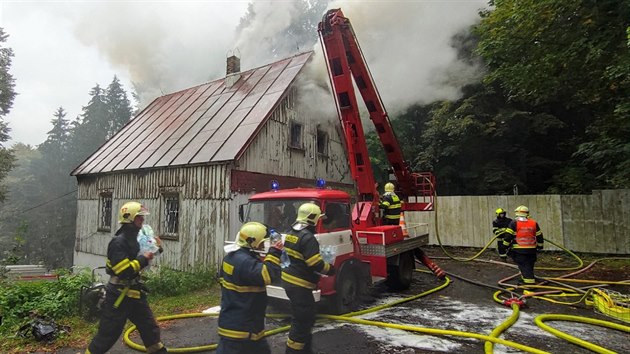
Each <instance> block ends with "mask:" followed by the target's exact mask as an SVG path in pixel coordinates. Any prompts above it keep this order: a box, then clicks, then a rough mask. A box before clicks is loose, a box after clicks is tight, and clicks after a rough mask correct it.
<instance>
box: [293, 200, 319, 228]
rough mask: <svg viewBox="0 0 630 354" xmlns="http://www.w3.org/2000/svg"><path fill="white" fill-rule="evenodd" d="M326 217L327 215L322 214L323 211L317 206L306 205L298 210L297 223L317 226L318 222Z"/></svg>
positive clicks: (312, 204)
mask: <svg viewBox="0 0 630 354" xmlns="http://www.w3.org/2000/svg"><path fill="white" fill-rule="evenodd" d="M324 216H325V215H324V214H322V210H321V209H320V208H319V206H318V205H317V204H314V203H304V204H302V205H300V207H299V208H298V212H297V217H296V218H295V223H300V224H307V225H310V226H315V225H316V224H317V221H318V220H319V219H320V218H322V217H324Z"/></svg>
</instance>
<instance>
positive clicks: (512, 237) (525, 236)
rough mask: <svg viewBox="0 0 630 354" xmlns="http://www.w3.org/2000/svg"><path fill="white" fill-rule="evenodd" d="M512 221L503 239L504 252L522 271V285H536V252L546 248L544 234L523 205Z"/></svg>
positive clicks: (518, 208)
mask: <svg viewBox="0 0 630 354" xmlns="http://www.w3.org/2000/svg"><path fill="white" fill-rule="evenodd" d="M514 215H515V216H516V219H515V220H512V222H511V223H510V225H509V226H508V229H507V234H506V235H505V237H504V238H503V251H504V252H505V251H506V250H507V254H508V255H510V257H512V259H513V260H514V263H516V264H517V265H518V269H519V270H520V271H521V280H520V281H519V285H520V284H525V285H527V284H535V283H536V277H535V276H534V265H535V264H536V260H537V256H536V252H537V251H538V250H542V249H543V246H544V238H543V233H542V231H541V230H540V226H538V223H537V222H536V220H534V219H532V218H530V217H529V208H528V207H526V206H524V205H521V206H519V207H517V208H516V210H514Z"/></svg>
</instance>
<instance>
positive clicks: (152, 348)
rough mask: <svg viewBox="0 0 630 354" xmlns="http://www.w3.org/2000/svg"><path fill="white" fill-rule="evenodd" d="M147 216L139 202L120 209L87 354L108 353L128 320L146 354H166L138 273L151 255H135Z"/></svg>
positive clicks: (109, 247) (108, 253) (148, 253)
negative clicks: (100, 305) (99, 311)
mask: <svg viewBox="0 0 630 354" xmlns="http://www.w3.org/2000/svg"><path fill="white" fill-rule="evenodd" d="M146 215H149V211H148V210H147V208H145V207H144V206H143V205H142V204H140V203H138V202H128V203H125V204H124V205H123V206H122V207H121V208H120V211H119V213H118V223H120V224H121V226H120V228H119V229H118V231H116V235H115V237H114V238H113V239H112V240H111V241H110V242H109V245H108V246H107V262H106V267H105V271H106V272H107V274H109V275H110V278H109V282H108V283H107V287H106V288H105V289H106V293H105V301H104V302H103V313H102V315H101V321H100V323H99V327H98V332H97V333H96V336H95V337H94V339H92V342H91V343H90V345H89V346H88V349H87V350H86V351H85V352H86V353H90V354H103V353H105V352H107V351H108V350H109V349H110V348H111V347H112V346H113V345H114V343H116V341H117V340H118V338H119V337H120V335H121V334H122V331H123V329H124V327H125V323H126V322H127V319H129V320H131V322H133V324H135V325H136V327H138V331H139V332H140V337H142V341H143V342H144V346H145V347H146V351H147V353H166V352H167V350H166V348H165V347H164V344H162V342H161V340H160V327H159V326H158V324H157V322H156V321H155V318H154V317H153V312H152V311H151V308H150V307H149V304H148V302H147V296H146V293H145V288H144V286H143V285H142V283H141V282H140V271H141V270H142V269H143V268H145V267H147V266H148V265H149V261H150V260H152V259H153V253H151V252H145V253H143V254H138V253H139V252H140V245H139V244H138V232H139V231H140V229H142V225H143V223H144V217H145V216H146Z"/></svg>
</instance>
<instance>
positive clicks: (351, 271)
mask: <svg viewBox="0 0 630 354" xmlns="http://www.w3.org/2000/svg"><path fill="white" fill-rule="evenodd" d="M354 263H355V261H354V260H350V261H347V262H345V263H344V264H343V265H342V266H341V270H340V271H339V273H337V279H336V284H335V287H336V290H337V293H336V294H335V295H333V296H332V299H331V300H332V308H331V311H332V312H333V313H334V314H338V315H342V314H345V313H348V312H352V311H355V310H356V309H358V308H359V305H360V303H361V292H362V291H363V290H362V288H363V283H362V282H361V279H360V277H361V273H360V271H359V269H358V268H357V266H356V265H355V264H354Z"/></svg>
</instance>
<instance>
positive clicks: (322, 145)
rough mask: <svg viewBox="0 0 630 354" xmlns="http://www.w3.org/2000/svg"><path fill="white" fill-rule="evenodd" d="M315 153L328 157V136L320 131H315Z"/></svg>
mask: <svg viewBox="0 0 630 354" xmlns="http://www.w3.org/2000/svg"><path fill="white" fill-rule="evenodd" d="M317 153H318V154H321V155H328V134H327V133H326V132H325V131H323V130H321V129H317Z"/></svg>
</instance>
